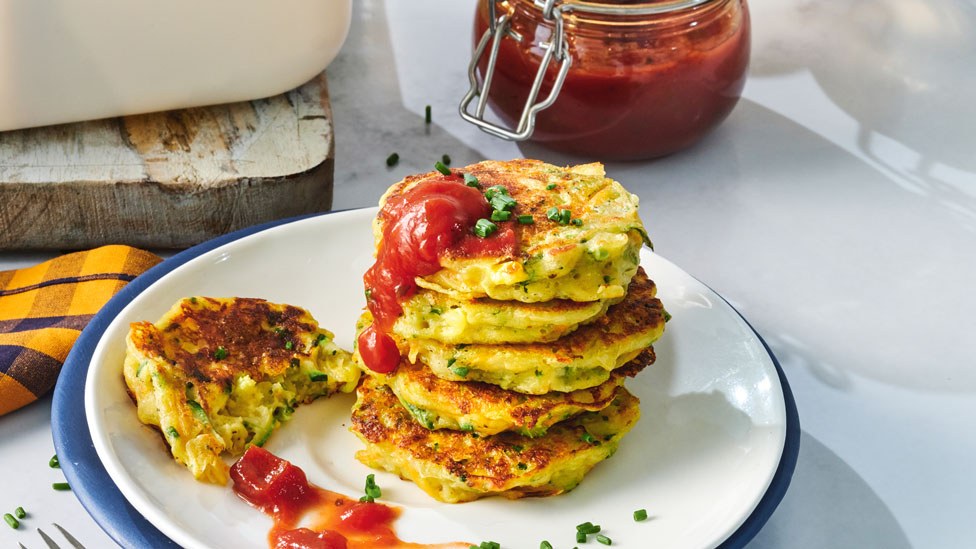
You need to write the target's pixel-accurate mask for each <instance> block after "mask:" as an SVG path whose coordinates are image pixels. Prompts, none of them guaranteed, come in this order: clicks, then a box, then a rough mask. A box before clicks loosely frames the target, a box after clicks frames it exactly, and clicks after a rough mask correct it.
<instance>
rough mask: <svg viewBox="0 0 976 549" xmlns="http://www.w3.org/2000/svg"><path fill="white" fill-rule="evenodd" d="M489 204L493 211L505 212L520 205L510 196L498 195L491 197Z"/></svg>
mask: <svg viewBox="0 0 976 549" xmlns="http://www.w3.org/2000/svg"><path fill="white" fill-rule="evenodd" d="M489 202H490V203H491V209H493V210H500V211H505V212H508V211H511V210H514V209H515V205H516V204H518V202H516V201H515V199H514V198H512V197H511V196H508V195H507V194H496V195H495V196H493V197H491V200H490V201H489Z"/></svg>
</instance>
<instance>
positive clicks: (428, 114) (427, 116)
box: [424, 105, 430, 124]
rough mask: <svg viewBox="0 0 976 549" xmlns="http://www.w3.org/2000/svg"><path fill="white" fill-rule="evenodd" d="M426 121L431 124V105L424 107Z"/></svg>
mask: <svg viewBox="0 0 976 549" xmlns="http://www.w3.org/2000/svg"><path fill="white" fill-rule="evenodd" d="M424 122H425V123H427V124H430V105H427V107H426V108H425V109H424Z"/></svg>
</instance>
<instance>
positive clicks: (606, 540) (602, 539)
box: [596, 534, 613, 545]
mask: <svg viewBox="0 0 976 549" xmlns="http://www.w3.org/2000/svg"><path fill="white" fill-rule="evenodd" d="M596 541H598V542H600V543H602V544H603V545H611V544H612V543H613V540H611V539H610V538H608V537H607V536H604V535H603V534H600V535H599V536H597V537H596Z"/></svg>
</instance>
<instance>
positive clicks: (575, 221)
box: [573, 217, 583, 227]
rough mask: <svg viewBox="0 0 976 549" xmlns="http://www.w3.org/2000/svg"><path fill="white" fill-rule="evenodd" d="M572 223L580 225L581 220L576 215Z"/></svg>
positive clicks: (581, 224)
mask: <svg viewBox="0 0 976 549" xmlns="http://www.w3.org/2000/svg"><path fill="white" fill-rule="evenodd" d="M573 225H576V226H577V227H582V226H583V220H582V219H580V218H578V217H577V218H576V219H574V220H573Z"/></svg>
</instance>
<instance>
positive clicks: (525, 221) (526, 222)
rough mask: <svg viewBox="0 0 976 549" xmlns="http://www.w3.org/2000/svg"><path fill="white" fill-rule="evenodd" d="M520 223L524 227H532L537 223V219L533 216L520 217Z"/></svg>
mask: <svg viewBox="0 0 976 549" xmlns="http://www.w3.org/2000/svg"><path fill="white" fill-rule="evenodd" d="M518 222H519V223H521V224H523V225H532V224H533V223H535V219H533V218H532V216H531V215H520V216H518Z"/></svg>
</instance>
